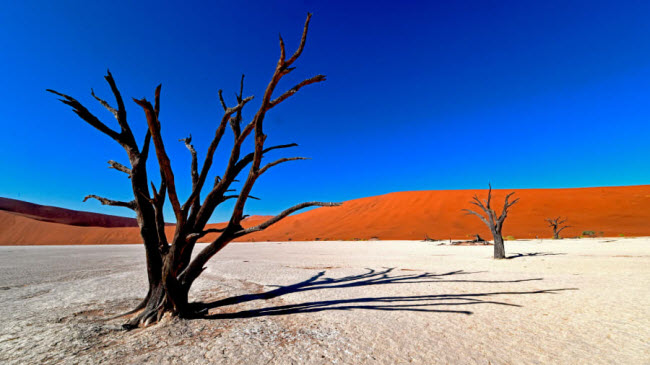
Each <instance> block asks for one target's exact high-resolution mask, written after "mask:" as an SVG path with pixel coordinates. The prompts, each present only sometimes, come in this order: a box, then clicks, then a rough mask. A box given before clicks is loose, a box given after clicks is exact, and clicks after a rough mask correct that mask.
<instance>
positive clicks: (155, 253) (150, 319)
mask: <svg viewBox="0 0 650 365" xmlns="http://www.w3.org/2000/svg"><path fill="white" fill-rule="evenodd" d="M310 18H311V14H309V15H308V16H307V20H306V22H305V26H304V29H303V33H302V38H301V39H300V44H299V46H298V49H297V50H296V51H295V53H293V55H291V56H290V57H288V58H287V55H286V53H285V46H284V41H283V40H282V37H280V59H279V60H278V63H277V65H276V67H275V71H274V72H273V76H272V77H271V81H270V82H269V84H268V86H267V87H266V90H265V91H264V95H263V97H262V101H261V105H260V107H259V109H258V110H257V112H256V113H255V115H254V117H253V118H252V120H251V121H250V122H249V123H247V124H245V125H242V119H243V118H242V109H243V108H244V106H245V105H246V104H247V103H248V102H250V101H251V100H252V99H253V96H249V97H244V96H243V90H244V76H242V79H241V85H240V89H239V93H238V94H236V95H237V96H236V98H237V104H236V105H234V106H230V107H229V106H227V105H226V102H225V100H224V98H223V96H222V92H221V90H219V99H220V102H221V105H222V106H223V110H224V114H223V116H222V118H221V120H220V122H219V124H218V125H217V127H216V131H215V134H214V138H213V139H212V142H211V143H210V145H209V147H208V149H207V153H206V155H205V159H204V161H203V164H202V165H201V167H200V168H199V164H198V157H197V152H196V150H195V148H194V146H193V145H192V144H191V142H192V139H191V136H190V137H189V138H186V139H183V140H182V141H183V142H184V143H185V145H186V146H187V148H188V149H189V151H190V154H191V161H192V162H191V178H192V190H191V193H190V194H189V197H188V198H187V200H186V201H185V202H181V200H180V198H179V197H178V195H177V193H176V182H175V178H174V173H173V171H172V167H171V162H170V158H169V155H168V154H167V151H166V149H165V144H164V143H163V139H162V135H161V131H160V130H161V123H160V119H159V114H160V88H161V86H160V85H159V86H158V87H157V88H156V89H155V93H154V103H153V105H152V104H151V102H149V101H148V100H147V99H145V98H143V99H133V101H135V103H136V104H137V105H139V106H140V107H141V108H142V110H143V111H144V114H145V116H146V120H147V125H148V130H147V132H146V135H145V137H144V139H143V140H142V144H141V145H139V144H138V143H137V142H136V138H135V136H134V135H133V133H132V131H131V127H130V126H129V123H128V122H127V114H126V109H125V107H124V101H123V100H122V96H121V94H120V92H119V90H118V88H117V86H116V83H115V80H114V79H113V76H112V75H111V73H110V71H109V72H108V74H107V76H106V77H105V79H106V81H107V82H108V84H109V86H110V88H111V91H112V93H113V95H114V96H115V103H116V106H112V105H110V104H109V103H108V102H107V101H105V100H103V99H101V98H99V97H98V96H96V95H95V93H94V92H91V94H92V96H93V97H94V98H95V99H96V100H97V101H98V102H99V103H100V104H101V105H103V106H104V107H105V108H106V109H108V110H109V111H110V112H111V113H112V114H113V115H114V117H115V119H117V123H118V125H119V127H120V129H119V131H118V130H114V129H111V128H110V127H108V126H107V125H106V124H104V123H103V122H101V121H100V120H99V119H98V118H97V117H95V116H94V115H93V114H91V113H90V112H89V111H88V109H86V108H85V107H84V106H83V105H82V104H81V103H80V102H79V101H77V100H76V99H75V98H73V97H71V96H68V95H65V94H63V93H59V92H57V91H54V90H49V89H48V91H49V92H52V93H54V94H56V95H58V96H60V97H61V99H60V100H61V101H62V102H63V103H65V104H67V105H69V106H71V107H72V108H73V111H74V112H75V113H76V114H77V115H78V116H79V117H81V119H83V120H84V121H85V122H87V123H88V124H90V125H91V126H93V127H95V128H96V129H98V130H99V131H101V132H102V133H104V134H106V135H107V136H109V137H110V138H112V139H113V140H115V141H116V142H117V143H119V144H120V145H121V146H122V147H123V148H124V150H125V151H126V153H127V155H128V158H129V163H130V167H127V166H125V165H122V164H120V163H118V162H115V161H112V160H111V161H109V162H108V163H109V165H110V167H112V168H114V169H116V170H118V171H121V172H123V173H125V174H127V175H128V177H129V178H130V179H131V188H132V190H133V200H131V201H115V200H111V199H107V198H103V197H100V196H97V195H89V196H87V197H86V198H85V199H84V201H85V200H87V199H90V198H93V199H97V200H98V201H100V202H101V203H102V204H104V205H112V206H120V207H125V208H129V209H131V210H133V211H135V213H136V216H137V220H138V225H139V227H140V235H141V236H142V239H143V241H144V247H145V251H146V262H147V274H148V279H149V291H148V293H147V295H146V297H145V298H144V300H143V301H142V303H141V304H140V305H138V306H137V307H136V308H135V309H134V310H133V311H131V312H129V313H128V314H134V313H138V312H139V313H138V314H137V315H135V316H133V317H132V318H131V319H130V320H129V321H128V322H127V324H125V327H127V328H133V327H136V326H143V325H148V324H150V323H155V322H157V321H159V320H160V318H161V317H162V316H163V315H164V314H165V313H171V314H172V315H178V316H183V317H190V316H192V315H194V314H195V313H193V312H192V310H191V308H190V307H191V306H190V305H188V292H189V290H190V288H191V286H192V283H193V282H194V280H196V278H197V277H199V275H200V274H201V272H202V271H203V270H204V269H205V264H206V263H207V262H208V260H209V259H210V258H211V257H213V256H214V255H215V254H216V253H217V252H219V251H220V250H221V249H223V248H224V247H225V246H226V245H227V244H228V243H229V242H231V241H233V240H234V239H237V238H240V237H242V236H245V235H247V234H250V233H253V232H258V231H261V230H264V229H265V228H267V227H269V226H271V225H272V224H274V223H277V222H278V221H280V220H281V219H283V218H285V217H286V216H288V215H289V214H291V213H293V212H295V211H298V210H300V209H304V208H307V207H314V206H336V205H339V204H337V203H322V202H307V203H302V204H298V205H296V206H293V207H291V208H289V209H287V210H285V211H283V212H282V213H280V214H278V215H277V216H275V217H273V218H271V219H269V220H267V221H265V222H264V223H262V224H259V225H257V226H253V227H248V228H244V227H243V226H242V220H243V219H244V217H245V216H244V207H245V205H246V202H247V201H248V199H253V197H252V196H251V195H250V193H251V190H252V189H253V185H254V184H255V182H256V181H257V180H258V179H259V177H260V176H262V175H263V174H264V173H265V172H267V171H268V170H269V169H270V168H272V167H274V166H276V165H279V164H281V163H284V162H287V161H294V160H301V159H304V158H303V157H289V158H280V159H278V160H275V161H273V162H269V163H266V164H265V165H262V160H263V157H265V156H266V154H267V153H269V152H271V151H273V150H278V149H285V148H290V147H295V146H297V145H296V144H295V143H291V144H284V145H277V146H270V147H266V146H265V140H266V135H265V134H264V128H263V127H264V124H263V123H264V117H265V116H266V113H267V112H268V111H269V110H271V109H272V108H274V107H276V106H277V105H278V104H280V103H282V102H283V101H284V100H286V99H287V98H289V97H291V96H292V95H293V94H295V93H296V92H297V91H298V90H300V89H301V88H303V87H304V86H307V85H310V84H314V83H318V82H321V81H324V80H325V76H324V75H316V76H314V77H312V78H309V79H306V80H304V81H302V82H300V83H298V84H296V85H294V86H293V87H292V88H290V89H289V90H287V91H285V92H284V93H282V94H280V95H279V96H278V97H275V98H273V94H274V91H275V89H276V86H277V85H278V83H279V82H280V80H281V79H282V77H283V76H285V75H287V74H288V73H290V72H291V71H293V70H294V69H295V67H293V66H292V65H293V64H294V62H295V61H296V60H297V59H298V58H299V57H300V55H301V53H302V51H303V49H304V47H305V41H306V39H307V31H308V28H309V20H310ZM228 127H230V129H231V130H232V133H233V137H234V140H233V146H232V150H231V152H230V158H229V160H228V163H227V165H226V166H227V167H226V168H225V171H224V172H223V174H221V175H220V177H217V178H216V179H215V181H214V184H207V183H206V179H207V177H208V173H209V172H210V168H211V167H212V159H213V156H214V153H215V151H216V149H217V147H218V146H219V144H220V142H221V140H222V137H223V136H224V133H225V132H226V130H227V129H228ZM249 136H251V138H248V137H249ZM247 139H248V140H250V139H252V140H253V144H254V151H253V152H251V153H248V154H245V155H244V156H242V155H241V148H242V144H243V143H244V142H245V141H246V140H247ZM151 144H153V148H154V151H155V158H156V159H157V162H158V167H159V170H160V178H161V183H160V186H159V187H158V188H156V187H155V186H154V184H153V183H151V190H150V189H149V181H150V180H149V177H148V175H147V159H148V157H149V155H150V149H151V147H150V146H151ZM245 170H248V172H247V176H245V178H243V179H242V180H243V181H244V182H243V185H242V186H241V188H240V191H239V193H238V194H233V193H232V192H233V189H231V185H232V183H233V182H235V181H239V180H237V177H238V176H239V175H241V174H243V173H244V171H245ZM206 185H208V188H207V189H206V190H207V194H205V196H204V198H203V200H202V201H201V195H202V192H203V190H204V188H205V186H206ZM165 199H169V202H170V203H171V207H172V209H173V212H174V216H175V218H176V226H175V231H174V235H173V237H167V235H166V233H165V221H164V216H163V206H164V203H165ZM230 199H233V200H235V203H234V207H233V210H232V214H231V217H230V220H229V222H228V223H227V224H226V226H225V227H223V228H221V229H214V228H212V229H207V228H206V224H207V223H208V219H209V218H210V216H211V215H212V213H213V212H214V210H215V208H216V207H217V206H219V205H220V204H221V203H223V202H224V201H227V200H230ZM214 232H217V233H220V234H219V235H218V237H217V238H216V239H215V240H213V241H212V242H211V243H210V244H209V245H208V246H207V247H205V248H204V249H203V250H201V251H200V252H199V253H198V254H197V255H196V256H195V257H194V258H192V251H193V250H194V248H195V244H196V242H197V241H199V240H200V239H201V238H203V237H205V236H206V235H207V234H209V233H214Z"/></svg>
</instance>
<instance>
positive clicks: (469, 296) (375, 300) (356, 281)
mask: <svg viewBox="0 0 650 365" xmlns="http://www.w3.org/2000/svg"><path fill="white" fill-rule="evenodd" d="M366 270H368V271H367V272H366V273H363V274H360V275H351V276H346V277H341V278H328V277H324V275H325V271H321V272H319V273H318V274H316V275H314V276H312V277H311V278H309V279H307V280H305V281H301V282H299V283H296V284H291V285H286V286H277V289H273V290H269V291H266V292H263V293H258V294H245V295H238V296H233V297H230V298H224V299H220V300H216V301H213V302H209V303H202V302H198V303H193V304H192V307H193V312H194V313H197V316H200V317H201V318H206V319H225V318H251V317H261V316H276V315H286V314H294V313H313V312H321V311H326V310H334V311H343V310H353V309H360V310H380V311H411V312H437V313H457V314H465V315H470V314H472V313H473V312H472V311H468V310H460V309H459V310H455V309H434V308H432V307H436V306H445V307H448V306H467V305H477V304H493V305H503V306H510V307H520V305H517V304H511V303H507V302H503V301H498V300H494V299H493V297H497V296H505V295H527V294H556V293H558V292H560V291H564V290H577V289H576V288H562V289H545V290H532V291H495V292H485V293H462V294H435V295H413V296H380V297H362V298H352V299H333V300H323V301H313V302H305V303H298V304H288V305H279V306H271V307H266V308H258V309H250V310H240V311H236V312H231V311H229V310H226V311H224V312H221V313H214V314H208V311H209V310H210V309H213V308H221V307H226V306H230V305H234V304H241V303H245V302H250V301H254V300H269V299H273V298H277V297H281V296H283V295H287V294H291V293H299V292H305V291H310V290H328V289H342V288H353V287H365V286H375V285H387V284H420V283H488V284H503V283H521V282H528V281H540V280H543V279H542V278H530V279H518V280H469V279H462V278H458V279H456V278H455V277H457V276H462V275H468V274H477V273H481V272H480V271H475V272H466V271H463V270H457V271H451V272H447V273H443V274H433V273H423V274H397V275H391V274H392V272H393V271H394V270H395V268H385V269H383V270H380V271H378V270H373V269H366ZM272 286H274V285H272Z"/></svg>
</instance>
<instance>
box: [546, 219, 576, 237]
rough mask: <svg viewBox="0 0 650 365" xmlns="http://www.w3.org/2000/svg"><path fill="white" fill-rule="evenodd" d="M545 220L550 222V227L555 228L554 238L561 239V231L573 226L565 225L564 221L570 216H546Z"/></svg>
mask: <svg viewBox="0 0 650 365" xmlns="http://www.w3.org/2000/svg"><path fill="white" fill-rule="evenodd" d="M544 220H545V221H546V222H547V223H548V226H549V227H551V228H553V239H555V240H559V239H560V232H562V230H564V229H565V228H569V227H571V226H567V225H564V223H566V221H567V220H568V218H562V217H555V218H546V219H544Z"/></svg>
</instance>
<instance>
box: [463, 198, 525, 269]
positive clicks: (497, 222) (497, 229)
mask: <svg viewBox="0 0 650 365" xmlns="http://www.w3.org/2000/svg"><path fill="white" fill-rule="evenodd" d="M489 187H490V188H489V190H488V196H487V200H483V201H481V200H480V199H479V198H478V196H476V195H474V198H473V201H471V202H470V203H471V204H474V205H476V206H477V207H479V208H481V210H483V212H485V214H486V215H487V217H484V216H483V215H482V214H479V213H477V212H475V211H473V210H471V209H463V211H465V212H467V214H473V215H475V216H477V217H479V218H481V220H482V221H483V223H485V224H486V225H487V226H488V228H490V232H492V236H493V237H494V258H495V259H505V258H506V250H505V248H504V246H503V236H502V235H501V231H502V229H503V222H504V221H505V220H506V217H507V216H508V208H510V207H511V206H513V205H515V203H517V202H518V201H519V198H517V199H515V200H513V201H512V202H510V201H509V199H510V197H511V196H512V195H513V194H514V192H512V193H510V194H508V195H506V199H505V202H504V204H503V210H502V211H501V215H499V216H498V217H497V214H496V212H495V211H494V209H492V207H491V200H492V185H489Z"/></svg>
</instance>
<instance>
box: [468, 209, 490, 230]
mask: <svg viewBox="0 0 650 365" xmlns="http://www.w3.org/2000/svg"><path fill="white" fill-rule="evenodd" d="M462 211H464V212H466V213H465V214H466V215H470V214H473V215H475V216H477V217H479V218H481V220H482V221H483V223H485V224H487V226H488V227H489V226H490V223H489V222H488V220H487V219H485V217H484V216H482V215H480V214H479V213H476V212H475V211H473V210H471V209H462Z"/></svg>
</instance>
